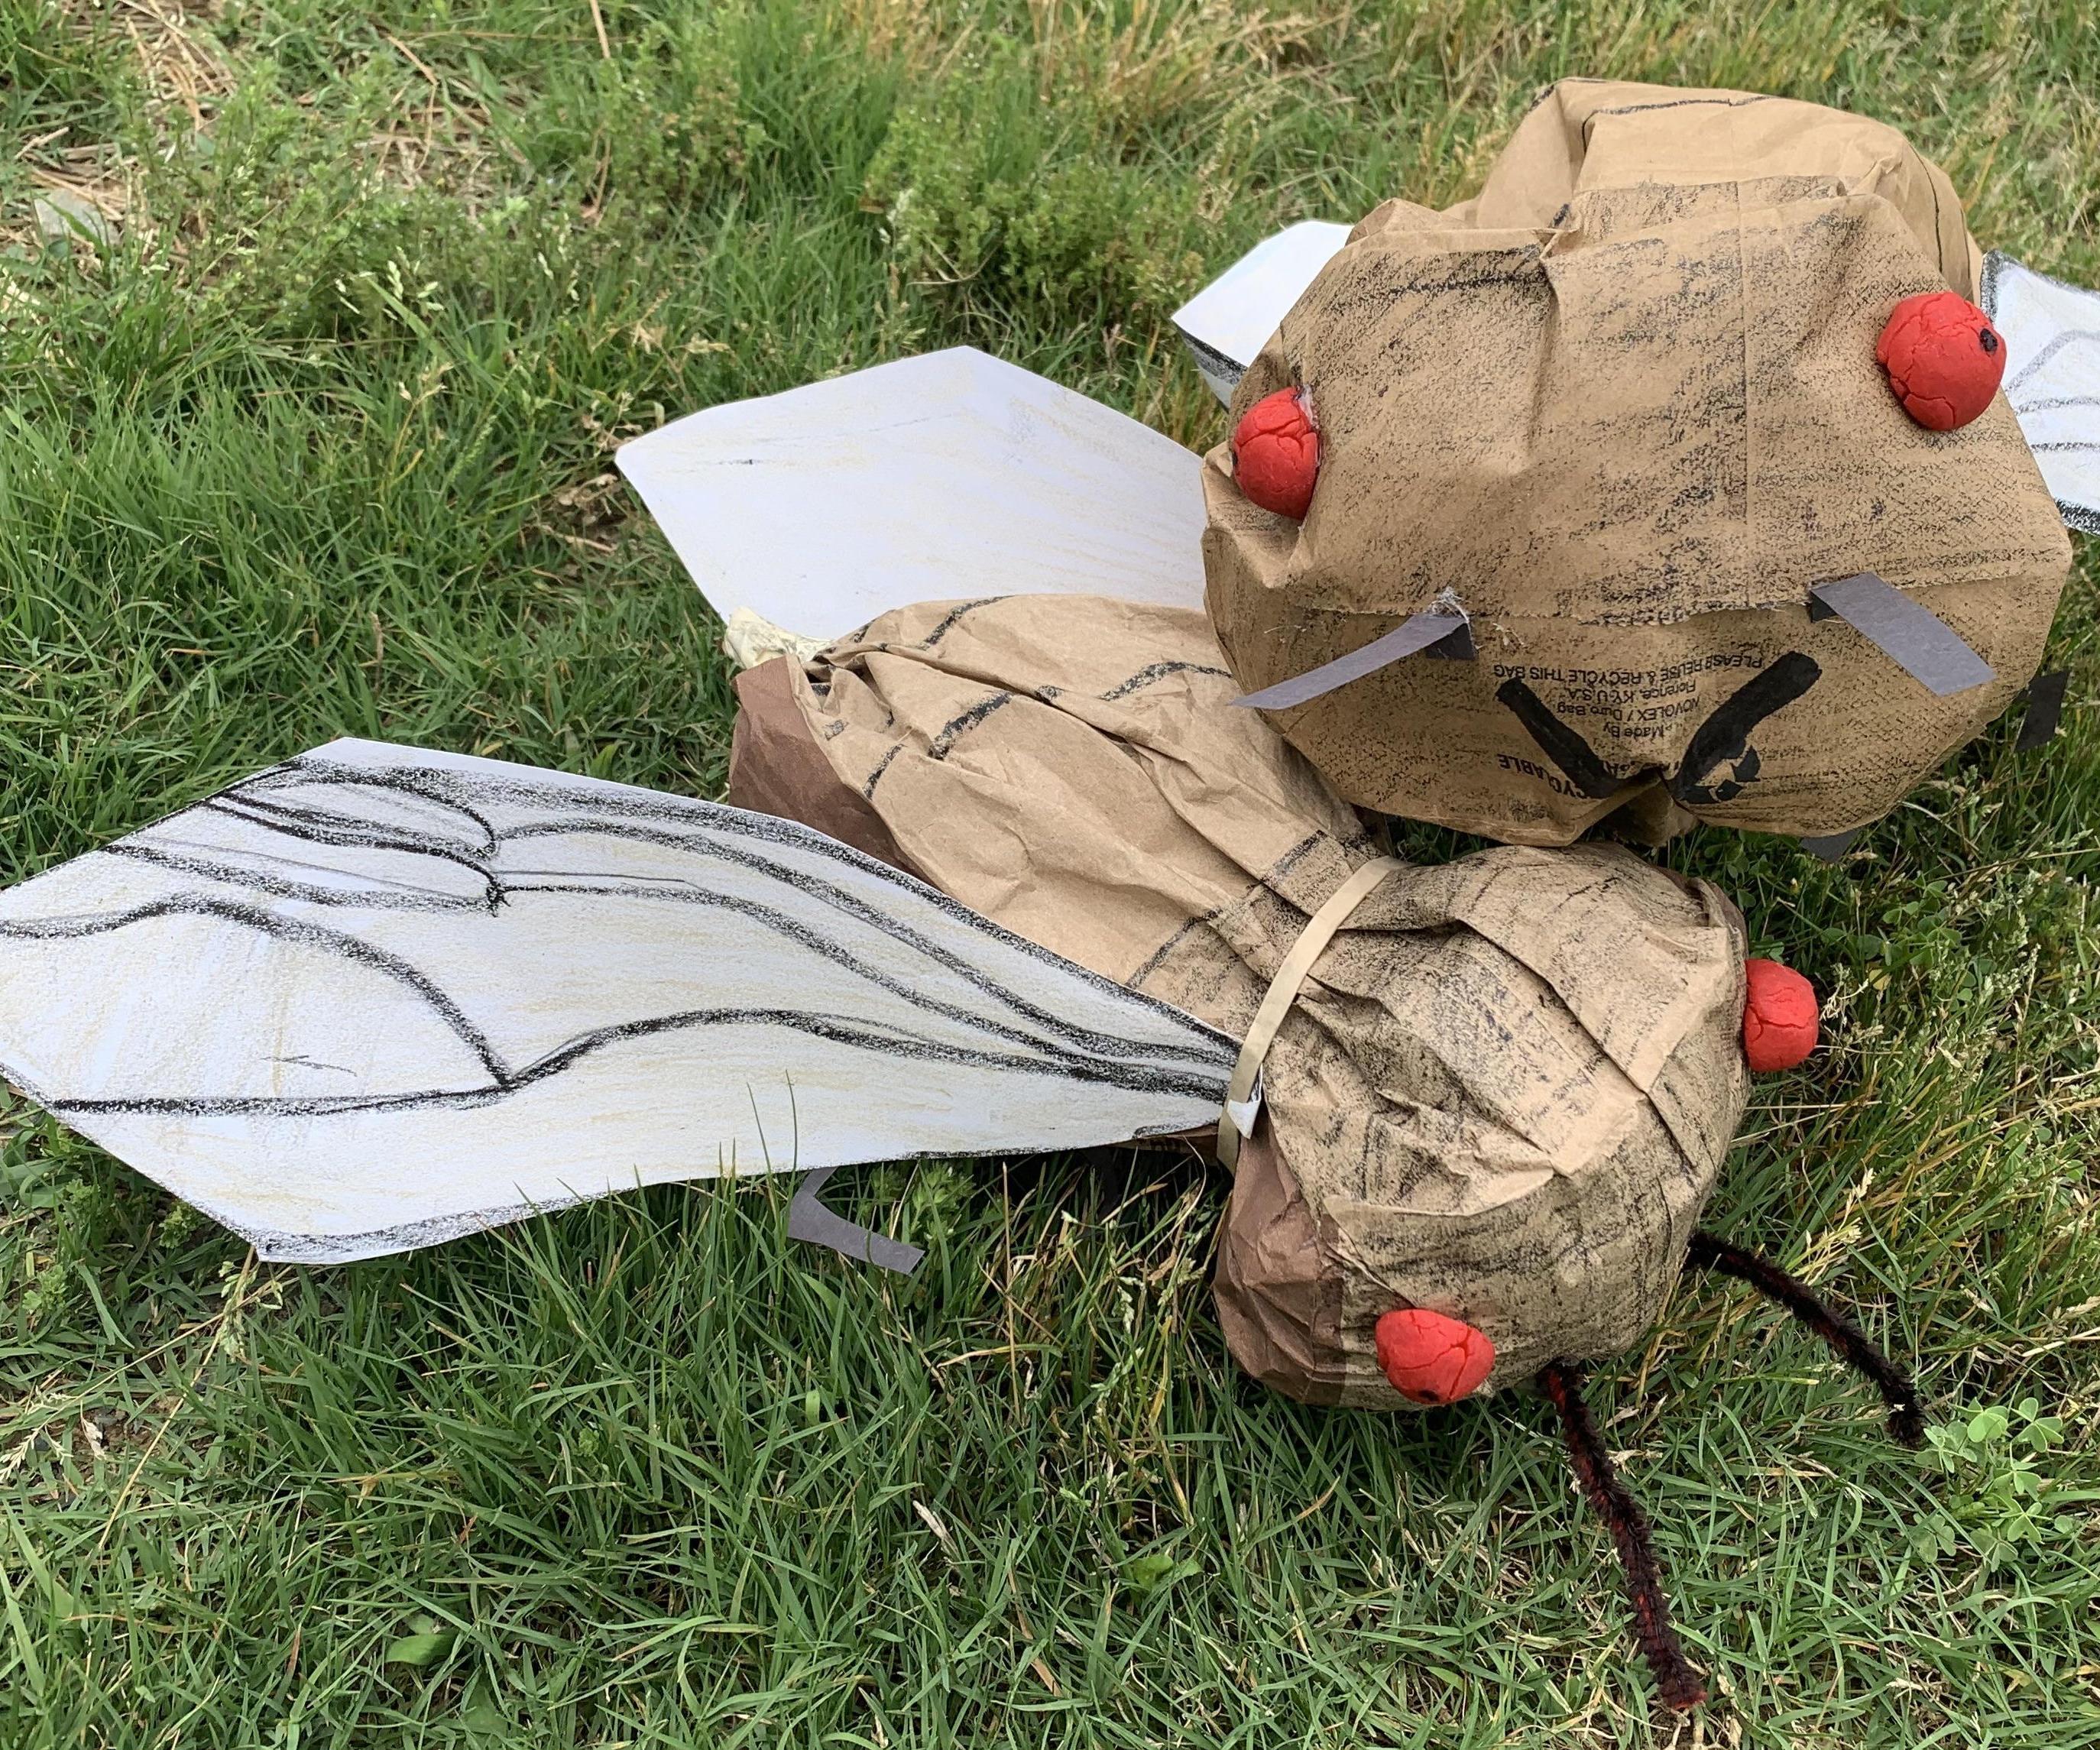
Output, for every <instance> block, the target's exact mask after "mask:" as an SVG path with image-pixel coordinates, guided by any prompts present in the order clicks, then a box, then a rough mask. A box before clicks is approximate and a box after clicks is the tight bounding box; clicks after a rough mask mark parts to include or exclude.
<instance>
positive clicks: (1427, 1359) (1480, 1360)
mask: <svg viewBox="0 0 2100 1750" xmlns="http://www.w3.org/2000/svg"><path fill="white" fill-rule="evenodd" d="M1374 1336H1375V1338H1376V1339H1377V1342H1378V1358H1379V1367H1380V1368H1381V1369H1383V1370H1384V1373H1385V1377H1386V1378H1387V1379H1388V1380H1390V1381H1391V1382H1392V1389H1393V1390H1394V1391H1397V1392H1398V1393H1399V1394H1400V1395H1401V1396H1402V1397H1404V1398H1409V1399H1411V1400H1414V1402H1415V1403H1417V1404H1456V1403H1457V1402H1458V1400H1459V1399H1461V1398H1465V1397H1471V1395H1473V1393H1474V1392H1476V1391H1478V1390H1479V1389H1480V1382H1481V1381H1482V1380H1484V1379H1485V1378H1487V1377H1488V1371H1489V1369H1491V1368H1492V1367H1493V1365H1494V1364H1495V1346H1494V1344H1493V1342H1490V1341H1489V1338H1488V1334H1487V1333H1486V1332H1485V1331H1480V1330H1476V1329H1474V1328H1473V1327H1472V1326H1471V1325H1468V1324H1467V1323H1466V1322H1465V1321H1464V1320H1462V1319H1454V1318H1451V1317H1449V1316H1446V1315H1445V1314H1444V1313H1441V1312H1432V1311H1429V1309H1428V1308H1427V1307H1394V1308H1393V1310H1392V1311H1390V1312H1388V1313H1387V1314H1385V1315H1384V1316H1382V1317H1381V1318H1380V1319H1379V1321H1378V1325H1377V1328H1376V1329H1375V1331H1374Z"/></svg>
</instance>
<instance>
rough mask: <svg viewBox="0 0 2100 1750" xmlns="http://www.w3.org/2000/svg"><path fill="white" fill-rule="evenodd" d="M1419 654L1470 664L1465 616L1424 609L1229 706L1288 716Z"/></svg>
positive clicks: (1470, 644) (1469, 634)
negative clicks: (1311, 701) (1381, 633)
mask: <svg viewBox="0 0 2100 1750" xmlns="http://www.w3.org/2000/svg"><path fill="white" fill-rule="evenodd" d="M1439 646H1441V647H1440V648H1439ZM1418 650H1426V651H1427V652H1428V654H1429V655H1432V656H1448V657H1454V658H1457V659H1461V660H1463V661H1468V662H1470V661H1471V659H1472V655H1473V634H1472V632H1471V628H1469V627H1468V625H1467V620H1466V616H1465V615H1463V614H1446V613H1440V612H1437V611H1435V610H1433V609H1428V608H1425V609H1423V611H1422V612H1421V613H1419V614H1416V615H1412V616H1410V618H1409V619H1406V620H1405V621H1404V622H1403V623H1402V624H1400V625H1397V626H1396V627H1394V628H1392V631H1391V632H1388V633H1386V634H1385V635H1384V636H1383V637H1378V638H1374V639H1372V640H1371V641H1370V643H1369V644H1366V645H1365V646H1364V647H1363V648H1362V649H1361V650H1352V651H1350V652H1349V654H1348V655H1347V656H1338V657H1336V658H1335V659H1334V661H1332V662H1331V663H1321V665H1320V666H1319V667H1318V668H1308V670H1306V672H1304V674H1301V675H1294V676H1292V677H1291V678H1290V680H1288V681H1277V683H1276V685H1274V686H1265V687H1264V688H1263V689H1262V690H1260V692H1259V693H1249V694H1246V695H1245V696H1243V697H1242V698H1239V699H1234V700H1233V703H1234V704H1235V705H1246V706H1249V707H1252V708H1253V709H1254V710H1256V711H1287V710H1289V709H1290V707H1291V706H1293V705H1302V704H1304V703H1306V702H1307V701H1308V700H1309V699H1317V698H1319V697H1320V695H1321V694H1323V693H1331V692H1333V691H1334V690H1335V688H1336V687H1338V686H1347V685H1348V684H1349V683H1350V682H1351V681H1361V679H1363V677H1365V675H1367V674H1370V672H1372V671H1373V670H1374V669H1379V668H1384V667H1385V666H1386V665H1387V663H1396V662H1398V661H1399V660H1400V659H1401V658H1402V657H1403V656H1412V655H1414V653H1415V652H1416V651H1418Z"/></svg>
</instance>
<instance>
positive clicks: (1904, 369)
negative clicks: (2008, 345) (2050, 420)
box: [1874, 292, 2005, 431]
mask: <svg viewBox="0 0 2100 1750" xmlns="http://www.w3.org/2000/svg"><path fill="white" fill-rule="evenodd" d="M1874 357H1875V358H1876V359H1877V360H1878V361H1879V362H1880V364H1881V367H1882V369H1883V370H1885V371H1886V372H1888V373H1889V389H1890V392H1891V393H1892V394H1893V395H1895V398H1896V399H1897V400H1899V402H1901V403H1903V410H1904V412H1906V413H1908V414H1909V415H1910V417H1912V418H1913V419H1914V420H1916V421H1917V422H1918V424H1919V425H1922V426H1924V427H1925V429H1926V430H1927V431H1952V430H1956V429H1957V427H1959V426H1962V425H1967V424H1968V423H1969V421H1970V420H1972V419H1974V418H1975V417H1976V416H1977V415H1978V414H1979V413H1981V412H1983V409H1984V408H1987V407H1988V406H1989V405H1990V404H1991V398H1992V396H1993V395H1996V394H1997V392H1998V384H1999V381H2000V380H2001V379H2002V378H2003V377H2004V376H2005V342H2004V340H2003V339H2001V337H2000V336H1999V333H1998V331H1997V330H1996V328H1993V327H1992V326H1991V319H1990V318H1989V317H1988V316H1987V315H1984V314H1983V311H1980V310H1979V309H1978V308H1977V307H1976V306H1974V304H1972V303H1970V302H1969V300H1968V299H1967V298H1963V297H1962V296H1961V294H1960V293H1955V292H1921V293H1918V294H1917V297H1915V298H1905V299H1904V301H1903V302H1901V303H1900V304H1898V305H1897V306H1896V307H1895V311H1893V312H1891V314H1890V316H1889V320H1888V325H1887V326H1886V327H1885V328H1883V329H1882V337H1881V341H1880V342H1879V343H1878V344H1877V346H1875V348H1874Z"/></svg>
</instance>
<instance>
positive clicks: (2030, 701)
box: [2013, 668, 2071, 753]
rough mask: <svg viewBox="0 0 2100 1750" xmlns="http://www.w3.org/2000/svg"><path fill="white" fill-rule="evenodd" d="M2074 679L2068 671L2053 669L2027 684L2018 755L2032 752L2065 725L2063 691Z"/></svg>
mask: <svg viewBox="0 0 2100 1750" xmlns="http://www.w3.org/2000/svg"><path fill="white" fill-rule="evenodd" d="M2070 679H2071V676H2070V674H2069V673H2068V672H2067V671H2065V670H2064V669H2062V668H2052V669H2050V670H2049V672H2048V673H2047V674H2038V675H2036V677H2034V679H2033V680H2032V681H2028V682H2027V715H2026V716H2024V717H2023V718H2021V719H2020V733H2019V738H2018V740H2016V741H2015V742H2014V743H2013V752H2015V753H2027V752H2032V750H2033V749H2035V748H2036V747H2040V746H2041V745H2042V744H2043V743H2045V742H2047V741H2048V740H2049V738H2050V737H2051V736H2053V735H2054V734H2056V730H2057V725H2058V724H2059V723H2061V722H2062V721H2063V689H2064V686H2065V685H2066V683H2067V682H2068V681H2070Z"/></svg>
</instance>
